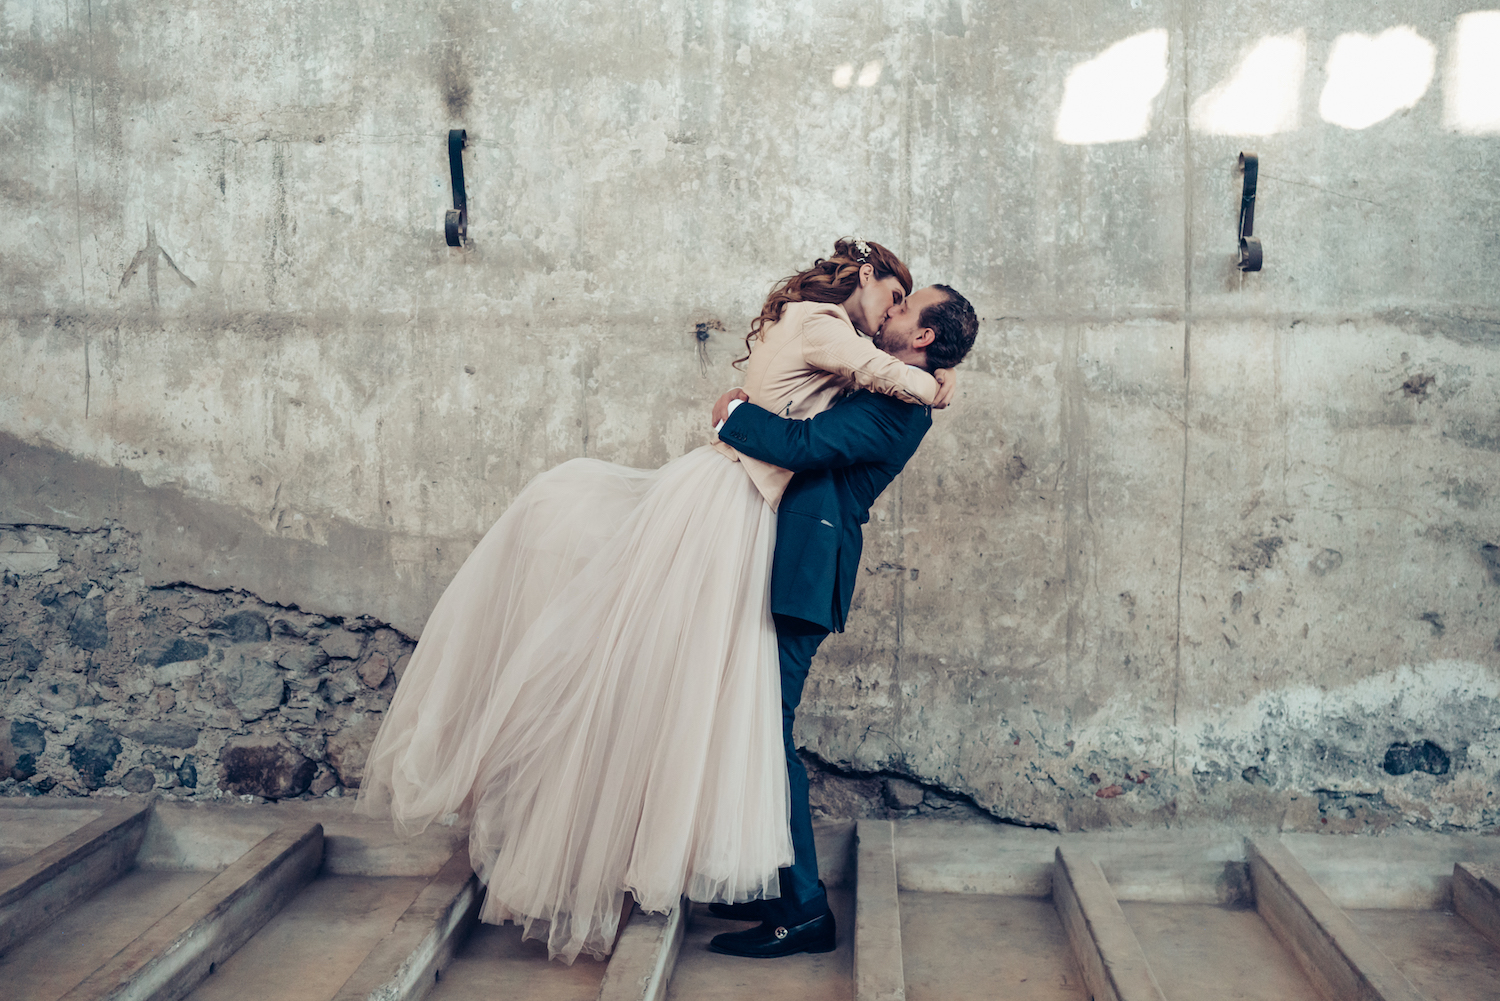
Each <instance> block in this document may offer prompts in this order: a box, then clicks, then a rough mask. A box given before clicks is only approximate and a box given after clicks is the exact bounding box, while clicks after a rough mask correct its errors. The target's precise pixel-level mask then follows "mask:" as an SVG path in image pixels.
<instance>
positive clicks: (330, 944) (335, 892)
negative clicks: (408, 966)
mask: <svg viewBox="0 0 1500 1001" xmlns="http://www.w3.org/2000/svg"><path fill="white" fill-rule="evenodd" d="M426 885H427V880H426V879H423V878H421V877H413V876H396V877H389V878H384V879H382V878H377V877H367V876H319V877H318V878H317V879H315V880H313V881H312V882H311V883H309V884H308V885H307V886H306V887H305V888H304V889H303V890H302V892H301V893H299V894H298V895H297V896H296V897H295V898H294V899H293V900H292V902H291V903H289V904H287V906H286V907H285V908H284V909H282V910H281V911H280V912H279V913H278V914H277V915H276V916H275V917H273V918H272V919H271V920H270V921H269V922H268V923H267V924H266V926H265V927H263V928H262V929H261V930H260V931H259V932H258V933H257V934H256V936H255V937H254V938H252V939H251V940H250V941H249V942H247V943H245V945H244V946H243V947H242V948H241V949H240V950H239V951H238V952H236V953H235V954H234V955H233V956H230V957H229V958H228V959H226V960H225V961H224V963H223V965H222V966H220V967H219V968H218V970H216V971H215V972H214V974H213V975H212V976H210V977H209V978H208V979H207V980H205V981H203V983H202V984H200V985H199V986H198V989H197V990H195V991H193V992H192V993H191V994H189V995H188V998H189V999H190V1001H245V999H248V998H276V999H277V1001H327V999H328V998H331V997H333V996H334V995H335V994H337V993H338V990H339V988H340V987H341V986H343V983H344V981H346V980H348V979H349V975H350V974H352V973H353V972H354V970H355V969H356V968H357V967H358V966H359V964H360V963H361V962H363V960H364V958H365V956H367V955H369V953H370V950H371V949H372V948H374V947H375V945H376V943H378V942H379V941H380V940H381V938H383V937H384V936H385V934H386V933H387V932H389V931H390V930H391V928H392V927H393V926H394V925H395V923H396V919H397V918H399V917H400V916H401V912H402V911H404V910H406V908H407V905H409V904H410V903H411V902H412V901H413V900H414V899H416V896H417V894H418V893H420V892H421V890H422V888H423V887H424V886H426Z"/></svg>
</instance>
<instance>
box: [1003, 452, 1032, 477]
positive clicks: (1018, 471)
mask: <svg viewBox="0 0 1500 1001" xmlns="http://www.w3.org/2000/svg"><path fill="white" fill-rule="evenodd" d="M1030 468H1031V467H1029V466H1027V465H1026V460H1025V459H1023V458H1021V457H1020V456H1019V455H1012V456H1011V457H1010V460H1009V461H1008V462H1006V464H1005V475H1006V477H1007V478H1008V479H1009V480H1010V481H1011V482H1012V483H1015V482H1016V481H1018V480H1019V479H1020V478H1021V477H1023V476H1025V475H1026V471H1027V470H1028V469H1030Z"/></svg>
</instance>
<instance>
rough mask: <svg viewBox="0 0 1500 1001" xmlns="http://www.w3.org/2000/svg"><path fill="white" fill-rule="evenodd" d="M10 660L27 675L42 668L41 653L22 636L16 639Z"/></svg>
mask: <svg viewBox="0 0 1500 1001" xmlns="http://www.w3.org/2000/svg"><path fill="white" fill-rule="evenodd" d="M11 658H12V659H13V660H14V661H15V662H17V663H19V664H20V666H21V669H22V670H23V671H26V672H28V673H32V672H36V671H38V670H40V669H41V667H42V651H40V650H38V649H37V648H36V646H35V645H33V644H32V642H31V641H30V640H29V639H27V638H26V637H24V636H22V637H20V638H19V639H17V640H16V643H15V646H14V647H12V648H11Z"/></svg>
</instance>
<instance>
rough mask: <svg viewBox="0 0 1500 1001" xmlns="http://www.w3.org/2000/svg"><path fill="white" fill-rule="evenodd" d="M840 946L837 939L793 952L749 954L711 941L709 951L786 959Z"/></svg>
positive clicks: (747, 956)
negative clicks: (723, 947) (724, 947)
mask: <svg viewBox="0 0 1500 1001" xmlns="http://www.w3.org/2000/svg"><path fill="white" fill-rule="evenodd" d="M838 947H839V946H838V942H837V941H833V942H819V943H817V944H815V945H809V946H806V947H804V948H801V949H793V950H792V951H791V952H765V953H749V954H746V953H743V952H733V951H731V950H729V949H720V948H719V947H718V946H716V945H714V944H712V943H709V946H708V951H709V952H716V953H718V954H719V955H721V956H738V957H740V958H741V959H785V958H786V957H787V956H795V955H797V954H798V953H801V952H806V953H814V954H817V953H825V952H833V951H835V950H837V949H838Z"/></svg>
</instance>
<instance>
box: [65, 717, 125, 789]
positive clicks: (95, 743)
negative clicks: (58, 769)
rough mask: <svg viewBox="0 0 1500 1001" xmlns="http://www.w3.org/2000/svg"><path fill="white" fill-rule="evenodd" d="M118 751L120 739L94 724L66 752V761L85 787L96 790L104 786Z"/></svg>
mask: <svg viewBox="0 0 1500 1001" xmlns="http://www.w3.org/2000/svg"><path fill="white" fill-rule="evenodd" d="M120 749H121V744H120V738H119V737H118V736H117V735H116V734H115V732H114V731H113V730H111V729H110V728H109V727H107V726H105V725H104V724H103V723H94V724H93V725H91V726H90V727H89V728H88V729H87V730H85V731H84V732H83V735H82V736H80V737H79V738H78V742H77V743H76V744H74V745H73V749H72V750H71V751H70V752H68V760H69V761H70V762H72V765H73V767H74V769H76V770H77V772H78V777H79V778H81V779H82V780H83V784H84V785H85V786H87V787H88V788H90V789H98V788H100V787H101V786H103V785H104V776H105V775H106V774H107V773H108V772H109V770H110V769H111V768H113V767H114V766H115V759H116V758H118V757H119V756H120Z"/></svg>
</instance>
